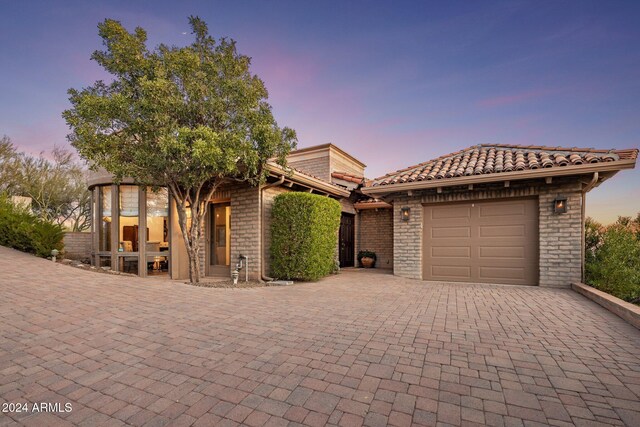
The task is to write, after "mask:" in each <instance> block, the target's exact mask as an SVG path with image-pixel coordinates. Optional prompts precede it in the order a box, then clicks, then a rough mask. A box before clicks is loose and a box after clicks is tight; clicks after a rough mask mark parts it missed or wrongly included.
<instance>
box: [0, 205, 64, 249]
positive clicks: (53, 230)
mask: <svg viewBox="0 0 640 427" xmlns="http://www.w3.org/2000/svg"><path fill="white" fill-rule="evenodd" d="M63 237H64V233H63V231H62V227H60V226H59V225H57V224H51V223H49V222H46V221H43V220H41V219H39V218H37V217H36V216H34V215H33V214H31V213H30V212H28V211H27V210H25V209H23V208H21V207H18V206H15V205H14V204H13V203H12V202H11V201H10V200H9V199H8V198H7V197H5V196H0V245H2V246H7V247H10V248H14V249H17V250H19V251H22V252H29V253H32V254H35V255H37V256H39V257H42V258H47V257H49V256H51V250H52V249H57V250H59V251H61V252H62V249H63V247H64V244H63V242H62V238H63Z"/></svg>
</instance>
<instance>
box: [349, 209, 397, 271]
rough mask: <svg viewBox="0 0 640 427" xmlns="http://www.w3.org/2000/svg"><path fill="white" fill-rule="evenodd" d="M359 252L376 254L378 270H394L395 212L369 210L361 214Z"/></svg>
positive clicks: (390, 210) (389, 210)
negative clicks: (364, 251)
mask: <svg viewBox="0 0 640 427" xmlns="http://www.w3.org/2000/svg"><path fill="white" fill-rule="evenodd" d="M359 217H360V218H359V219H360V224H359V226H360V229H359V233H358V234H357V235H359V239H358V243H357V246H358V247H357V251H361V250H370V251H373V252H375V253H376V256H377V261H376V268H393V210H392V209H367V210H363V211H361V212H360V214H359Z"/></svg>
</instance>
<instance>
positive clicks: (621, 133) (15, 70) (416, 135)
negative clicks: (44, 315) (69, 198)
mask: <svg viewBox="0 0 640 427" xmlns="http://www.w3.org/2000/svg"><path fill="white" fill-rule="evenodd" d="M189 15H199V16H200V17H201V18H203V19H204V20H205V21H206V22H207V23H208V25H209V30H210V32H211V33H212V35H214V36H215V37H220V36H228V37H231V38H233V39H235V40H236V41H237V43H238V50H239V51H240V52H241V53H244V54H246V55H249V56H251V57H252V71H253V72H254V73H256V74H258V75H259V76H260V77H261V78H262V79H263V80H264V82H265V84H266V86H267V88H268V90H269V95H270V96H269V101H270V103H271V105H272V106H273V110H274V114H275V116H276V119H277V120H278V123H279V124H280V125H281V126H289V127H292V128H294V129H295V130H296V131H297V133H298V139H299V144H298V146H299V148H303V147H307V146H311V145H317V144H323V143H327V142H332V143H334V144H336V145H338V146H339V147H341V148H343V149H344V150H346V151H347V152H349V153H351V154H353V155H354V156H355V157H357V158H358V159H360V160H362V161H363V162H364V163H366V164H367V169H366V174H367V176H368V177H370V178H373V177H376V176H379V175H383V174H385V173H387V172H391V171H394V170H396V169H400V168H403V167H406V166H409V165H413V164H416V163H419V162H423V161H426V160H429V159H431V158H434V157H437V156H439V155H442V154H446V153H449V152H452V151H457V150H459V149H462V148H465V147H468V146H471V145H475V144H480V143H504V144H535V145H551V146H567V147H574V146H575V147H594V148H638V147H640V1H628V2H624V1H596V2H590V1H575V2H570V1H505V2H489V1H481V2H478V1H460V2H457V1H441V2H426V1H424V2H422V1H415V2H402V1H384V2H374V1H367V2H364V1H362V2H352V1H316V2H311V1H255V2H254V1H244V0H243V1H223V2H219V1H201V2H195V1H160V0H156V1H131V0H129V1H77V2H74V1H64V2H63V1H42V2H39V1H13V0H0V58H1V61H0V100H1V102H0V136H1V135H3V134H6V135H7V136H9V137H10V138H11V139H12V140H13V142H14V143H15V144H16V145H17V146H18V147H19V148H20V149H21V150H23V151H28V152H31V153H38V152H40V151H42V150H45V151H46V150H50V149H51V148H52V147H53V146H54V145H59V146H61V145H67V142H66V139H65V136H66V134H67V132H68V129H67V127H66V124H65V122H64V120H63V119H62V118H61V112H62V111H63V110H64V109H66V108H68V107H69V105H70V104H69V103H68V100H67V93H66V92H67V89H69V88H71V87H74V88H81V87H83V86H88V85H90V84H92V83H93V82H94V81H95V80H97V79H108V75H106V74H105V73H104V72H103V71H102V70H101V69H100V68H99V67H98V65H97V64H96V63H95V62H93V61H91V60H90V59H89V58H90V56H91V53H92V52H93V51H94V50H96V49H101V47H102V45H101V40H100V38H99V37H98V34H97V27H96V26H97V24H98V23H99V22H101V21H103V20H104V19H105V18H113V19H117V20H119V21H121V22H122V24H123V25H125V27H127V28H128V29H129V30H133V29H134V28H135V26H141V27H143V28H145V29H146V30H147V32H148V35H149V45H150V46H151V47H153V46H156V45H157V44H159V43H161V42H163V43H167V44H175V45H186V44H189V43H191V41H192V35H191V34H190V29H189V26H188V21H187V17H188V16H189ZM184 33H186V34H184ZM637 212H640V166H638V167H637V169H635V170H633V171H622V172H620V173H619V174H618V175H617V176H615V177H614V178H613V179H611V180H609V181H607V182H605V183H604V184H603V185H602V186H601V187H599V188H597V189H595V190H593V191H592V192H591V193H589V194H588V196H587V214H588V215H590V216H592V217H594V218H596V219H598V220H600V221H603V222H605V223H606V222H610V221H612V220H614V219H615V218H616V216H617V215H633V216H635V214H636V213H637Z"/></svg>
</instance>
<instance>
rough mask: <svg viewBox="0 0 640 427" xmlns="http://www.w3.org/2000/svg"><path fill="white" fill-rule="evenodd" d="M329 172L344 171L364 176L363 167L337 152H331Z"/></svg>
mask: <svg viewBox="0 0 640 427" xmlns="http://www.w3.org/2000/svg"><path fill="white" fill-rule="evenodd" d="M331 172H346V173H350V174H353V175H357V176H364V168H363V167H362V166H360V165H359V164H357V163H354V162H353V161H351V160H349V159H345V158H344V157H342V155H340V154H338V153H333V152H332V153H331Z"/></svg>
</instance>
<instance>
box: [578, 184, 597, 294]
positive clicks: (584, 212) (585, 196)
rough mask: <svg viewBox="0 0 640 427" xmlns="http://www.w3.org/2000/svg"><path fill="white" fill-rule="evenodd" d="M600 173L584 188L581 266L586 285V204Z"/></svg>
mask: <svg viewBox="0 0 640 427" xmlns="http://www.w3.org/2000/svg"><path fill="white" fill-rule="evenodd" d="M598 178H599V176H598V172H594V173H593V178H591V181H590V182H589V183H588V184H587V186H586V187H584V189H583V190H582V234H581V235H582V245H581V246H582V262H581V263H580V264H581V270H582V271H581V278H582V280H581V281H582V283H584V281H585V280H586V278H585V256H586V255H587V249H586V243H585V241H584V239H585V230H584V225H585V220H586V218H585V215H586V204H587V192H589V191H591V189H593V187H594V186H595V185H596V184H597V183H598Z"/></svg>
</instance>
